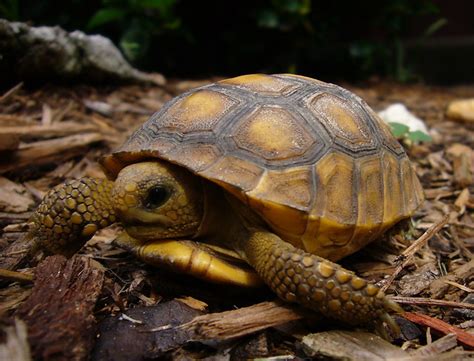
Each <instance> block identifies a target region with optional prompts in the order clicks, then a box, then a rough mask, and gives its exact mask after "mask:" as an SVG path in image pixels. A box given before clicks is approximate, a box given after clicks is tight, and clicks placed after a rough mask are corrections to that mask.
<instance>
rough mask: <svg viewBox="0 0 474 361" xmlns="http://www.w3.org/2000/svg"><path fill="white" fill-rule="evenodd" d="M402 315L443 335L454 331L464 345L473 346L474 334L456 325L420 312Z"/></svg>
mask: <svg viewBox="0 0 474 361" xmlns="http://www.w3.org/2000/svg"><path fill="white" fill-rule="evenodd" d="M402 316H403V317H405V318H406V319H407V320H409V321H411V322H413V323H416V324H419V325H422V326H427V327H430V328H431V329H433V330H436V331H438V332H440V333H442V334H444V335H447V334H449V333H454V334H455V335H456V338H457V340H458V341H459V342H460V343H462V344H464V345H466V346H467V347H470V348H474V335H471V334H470V333H467V332H466V331H463V330H461V329H460V328H458V327H456V326H452V325H450V324H449V323H446V322H444V321H441V320H438V319H437V318H433V317H430V316H427V315H424V314H421V313H414V312H405V313H404V314H403V315H402Z"/></svg>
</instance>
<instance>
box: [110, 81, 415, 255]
mask: <svg viewBox="0 0 474 361" xmlns="http://www.w3.org/2000/svg"><path fill="white" fill-rule="evenodd" d="M156 157H157V158H160V159H163V160H166V161H169V162H172V163H175V164H178V165H180V166H183V167H185V168H187V169H188V170H190V171H191V172H193V173H195V174H197V175H199V176H201V177H204V178H206V179H208V180H210V181H212V182H214V183H217V184H218V185H220V186H221V187H222V188H224V189H225V190H227V191H228V192H230V193H232V194H233V195H235V196H236V197H237V198H239V199H240V200H241V201H242V202H244V203H245V204H247V205H248V206H249V207H251V208H252V209H253V210H254V211H255V212H256V213H258V214H259V215H260V216H261V217H263V219H264V220H265V221H266V222H267V223H268V225H269V227H270V228H272V229H273V231H274V232H275V233H277V234H278V235H279V236H280V237H282V238H283V239H285V240H287V241H289V242H291V243H293V244H294V245H295V246H297V247H300V248H302V249H305V250H306V251H308V252H312V253H314V254H318V255H320V256H322V257H325V258H329V259H331V260H337V259H339V258H342V257H344V256H345V255H347V254H350V253H353V252H355V251H356V250H358V249H360V248H361V247H363V246H364V245H366V244H367V243H368V242H370V241H372V240H373V239H374V238H376V237H377V236H379V235H380V234H381V233H382V232H384V231H385V230H387V229H388V228H389V227H391V226H393V225H394V224H395V223H397V222H398V221H400V220H401V219H403V218H406V217H409V216H410V215H411V214H412V213H413V212H414V210H415V209H416V208H417V207H418V206H419V205H420V203H421V202H422V200H423V191H422V188H421V185H420V183H419V181H418V178H417V176H416V174H415V172H414V169H413V168H412V165H411V163H410V161H409V160H408V157H407V155H406V153H405V151H404V150H403V148H402V147H401V146H400V144H399V143H398V142H397V140H396V139H395V138H394V137H393V136H392V134H391V132H390V129H389V127H388V126H387V125H386V124H385V123H383V121H382V120H381V119H380V118H379V117H378V116H377V115H376V114H375V112H374V111H373V110H372V109H371V108H370V107H369V106H368V105H367V104H366V103H365V102H364V101H363V100H361V99H360V98H359V97H358V96H356V95H355V94H353V93H351V92H349V91H348V90H345V89H343V88H341V87H339V86H336V85H334V84H328V83H324V82H321V81H318V80H315V79H311V78H307V77H302V76H296V75H288V74H279V75H261V74H254V75H244V76H240V77H237V78H232V79H227V80H223V81H219V82H217V83H214V84H209V85H206V86H203V87H200V88H197V89H193V90H191V91H188V92H186V93H184V94H182V95H181V96H178V97H176V98H174V99H172V100H171V101H169V102H168V103H166V104H165V105H164V106H163V108H162V109H161V110H160V111H159V112H157V113H156V114H154V115H153V116H152V117H151V118H150V119H149V120H148V121H147V122H146V123H145V124H144V125H143V126H142V127H141V128H139V129H138V130H137V131H136V132H135V133H134V134H133V135H132V136H131V137H130V138H129V140H128V141H127V142H126V143H125V144H124V145H123V146H122V147H121V148H120V149H118V150H117V151H116V152H114V153H112V154H111V155H109V156H106V157H105V158H104V159H103V161H102V164H103V166H104V168H105V170H106V173H107V174H108V176H109V177H110V178H112V179H113V178H115V177H116V175H117V174H118V172H119V171H120V169H121V168H123V167H124V166H125V165H126V164H130V163H135V162H139V161H141V160H143V159H150V158H156Z"/></svg>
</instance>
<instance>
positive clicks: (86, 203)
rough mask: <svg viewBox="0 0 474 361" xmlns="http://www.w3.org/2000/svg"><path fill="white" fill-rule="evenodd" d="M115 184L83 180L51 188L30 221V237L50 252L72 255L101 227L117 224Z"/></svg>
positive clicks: (102, 180) (88, 179)
mask: <svg viewBox="0 0 474 361" xmlns="http://www.w3.org/2000/svg"><path fill="white" fill-rule="evenodd" d="M112 187H113V182H111V181H109V180H107V179H95V178H81V179H77V180H72V181H68V182H66V183H63V184H61V185H59V186H57V187H55V188H54V189H52V190H51V191H50V192H49V193H48V194H47V195H46V197H45V198H44V199H43V201H42V202H41V204H40V205H39V206H38V208H37V210H36V211H35V213H34V214H33V215H32V217H31V219H30V221H31V222H32V223H33V228H32V229H31V231H30V235H29V236H31V237H33V238H35V239H36V241H37V245H38V246H39V247H41V248H45V249H46V250H47V251H49V252H51V253H55V254H56V253H59V254H63V255H65V256H72V255H73V254H74V253H76V252H77V251H78V250H79V249H80V248H81V247H82V246H83V245H84V243H85V242H86V241H87V240H88V239H89V238H90V237H92V235H93V234H94V233H95V232H96V231H97V230H98V229H100V228H103V227H106V226H108V225H110V224H112V223H114V222H115V210H114V207H113V205H112V202H111V191H112Z"/></svg>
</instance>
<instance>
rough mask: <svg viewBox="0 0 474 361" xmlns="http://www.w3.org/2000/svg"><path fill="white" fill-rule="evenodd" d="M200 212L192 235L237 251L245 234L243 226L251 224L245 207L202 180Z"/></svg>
mask: <svg viewBox="0 0 474 361" xmlns="http://www.w3.org/2000/svg"><path fill="white" fill-rule="evenodd" d="M203 191H204V212H203V218H202V221H201V224H200V226H199V229H198V231H197V232H196V234H195V235H194V238H202V241H203V242H204V243H211V244H215V245H219V246H225V247H228V248H231V249H234V250H235V251H237V252H238V253H241V251H240V249H241V247H240V243H241V242H240V241H241V240H242V239H245V238H246V234H247V233H248V231H247V228H248V226H249V225H250V224H253V219H252V217H255V216H250V217H249V216H246V215H247V213H251V214H253V212H252V211H250V210H249V209H248V207H247V206H246V205H244V204H242V202H240V201H239V200H238V199H236V198H235V197H234V196H232V195H231V194H229V193H227V192H226V191H225V190H223V189H222V188H220V187H219V186H217V185H215V184H213V183H211V182H207V181H204V182H203Z"/></svg>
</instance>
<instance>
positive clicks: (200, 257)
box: [114, 232, 263, 287]
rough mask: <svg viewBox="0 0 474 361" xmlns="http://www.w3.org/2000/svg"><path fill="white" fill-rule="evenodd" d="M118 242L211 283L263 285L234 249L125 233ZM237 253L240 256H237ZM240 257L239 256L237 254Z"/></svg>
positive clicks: (139, 254)
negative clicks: (231, 250) (143, 238)
mask: <svg viewBox="0 0 474 361" xmlns="http://www.w3.org/2000/svg"><path fill="white" fill-rule="evenodd" d="M114 243H115V244H116V245H117V246H119V247H121V248H124V249H126V250H128V251H131V252H132V253H134V254H135V255H136V256H137V257H138V258H139V259H140V260H142V261H143V262H145V263H147V264H150V265H152V266H156V267H159V268H165V269H168V270H171V271H173V272H179V273H184V274H189V275H191V276H193V277H196V278H200V279H202V280H205V281H208V282H214V283H219V284H231V285H236V286H242V287H256V286H261V285H262V284H263V282H262V280H261V279H260V277H259V276H258V275H257V274H256V273H255V271H254V270H253V269H251V268H250V267H248V265H247V264H245V263H244V262H243V261H242V260H241V259H237V258H234V257H231V256H229V253H230V251H225V253H223V252H220V251H219V247H214V246H212V245H207V244H204V243H201V242H195V241H191V240H182V239H179V240H174V239H164V240H153V241H149V242H146V243H143V242H141V241H139V240H137V239H135V238H132V237H130V236H129V235H128V234H127V233H126V232H124V233H122V234H121V235H120V236H119V237H118V238H117V239H116V240H115V241H114ZM236 256H237V255H236ZM237 257H238V256H237Z"/></svg>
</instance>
